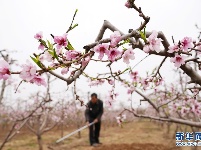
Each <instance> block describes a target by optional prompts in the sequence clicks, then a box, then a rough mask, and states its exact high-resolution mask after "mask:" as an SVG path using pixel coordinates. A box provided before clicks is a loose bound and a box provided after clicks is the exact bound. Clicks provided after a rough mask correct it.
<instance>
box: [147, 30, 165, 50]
mask: <svg viewBox="0 0 201 150" xmlns="http://www.w3.org/2000/svg"><path fill="white" fill-rule="evenodd" d="M157 36H158V33H157V32H156V31H152V34H151V35H150V36H149V37H148V39H147V41H148V45H145V46H144V48H143V50H144V51H145V52H146V53H148V52H149V51H150V50H151V51H156V52H157V53H159V52H160V51H161V49H160V44H161V41H162V39H161V38H157Z"/></svg>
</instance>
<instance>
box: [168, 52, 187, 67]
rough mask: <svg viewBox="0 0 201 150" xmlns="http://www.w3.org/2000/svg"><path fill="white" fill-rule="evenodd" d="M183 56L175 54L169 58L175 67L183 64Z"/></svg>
mask: <svg viewBox="0 0 201 150" xmlns="http://www.w3.org/2000/svg"><path fill="white" fill-rule="evenodd" d="M184 59H185V58H184V56H181V55H178V54H176V55H175V57H174V58H171V59H170V61H171V62H173V63H174V65H175V67H178V68H179V67H180V66H181V65H184V64H185V60H184Z"/></svg>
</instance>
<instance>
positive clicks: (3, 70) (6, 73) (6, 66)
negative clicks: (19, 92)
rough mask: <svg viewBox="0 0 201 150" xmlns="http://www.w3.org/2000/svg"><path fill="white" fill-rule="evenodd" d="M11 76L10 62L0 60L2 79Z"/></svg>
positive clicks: (0, 75) (0, 76)
mask: <svg viewBox="0 0 201 150" xmlns="http://www.w3.org/2000/svg"><path fill="white" fill-rule="evenodd" d="M9 76H10V70H9V64H8V63H7V62H6V61H5V60H0V80H1V79H4V80H7V79H8V77H9Z"/></svg>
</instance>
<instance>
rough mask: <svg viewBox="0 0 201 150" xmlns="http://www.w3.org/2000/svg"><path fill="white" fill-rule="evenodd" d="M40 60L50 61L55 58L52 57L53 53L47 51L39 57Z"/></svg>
mask: <svg viewBox="0 0 201 150" xmlns="http://www.w3.org/2000/svg"><path fill="white" fill-rule="evenodd" d="M39 59H40V61H44V60H46V61H48V62H52V61H53V58H52V55H51V54H50V53H49V52H48V51H46V52H45V53H44V54H42V55H40V57H39Z"/></svg>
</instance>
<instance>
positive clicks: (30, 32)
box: [0, 0, 201, 103]
mask: <svg viewBox="0 0 201 150" xmlns="http://www.w3.org/2000/svg"><path fill="white" fill-rule="evenodd" d="M125 2H126V0H101V1H97V0H32V1H31V0H29V1H28V0H0V49H8V50H16V51H17V52H18V53H17V54H14V55H13V57H14V58H15V59H17V60H19V62H20V63H22V62H25V60H26V59H27V58H29V56H30V55H31V54H32V53H33V52H35V51H36V52H37V51H38V50H37V47H38V42H37V41H36V40H35V39H34V38H33V36H34V34H35V33H36V32H38V31H43V33H44V36H45V37H46V38H47V39H48V38H49V39H50V36H49V35H50V33H52V34H53V35H62V34H63V33H64V32H65V31H66V30H67V28H68V27H69V24H70V22H71V19H72V16H73V13H74V11H75V9H78V14H77V17H76V19H75V23H78V24H79V26H78V27H77V28H76V29H75V30H74V31H72V32H71V33H70V34H69V35H68V38H69V39H70V41H71V43H72V44H73V46H74V47H75V48H76V49H77V50H82V47H83V46H84V45H86V44H89V43H92V42H93V41H94V40H95V38H96V36H97V34H98V32H99V29H100V27H101V26H102V24H103V20H109V21H110V22H111V23H112V24H114V25H115V26H116V27H117V28H119V29H120V30H122V31H123V32H125V33H126V32H127V31H128V29H129V28H137V27H138V26H139V24H140V22H141V21H142V20H141V18H139V17H138V14H137V13H136V12H135V11H134V10H129V9H127V8H126V7H125V6H124V4H125ZM136 3H137V5H138V6H141V7H142V10H143V12H144V13H145V15H148V16H150V17H151V20H150V23H149V24H148V26H147V30H149V31H152V30H157V31H163V32H164V33H165V35H166V36H167V38H168V39H169V40H171V36H172V35H173V36H174V38H175V40H176V41H177V40H179V39H181V38H183V37H184V36H191V37H193V38H194V39H196V37H197V35H198V31H197V30H196V28H195V23H197V24H198V25H200V26H201V20H200V18H199V16H198V14H201V9H200V6H201V1H200V0H191V1H189V0H136ZM110 33H111V32H107V34H106V36H105V37H108V36H109V35H110ZM135 53H136V55H135V57H136V59H135V60H134V61H132V63H131V64H132V66H134V64H136V63H137V62H138V61H139V60H141V59H142V58H143V57H144V56H145V54H144V53H142V52H139V50H137V51H136V52H135ZM161 59H162V58H161V57H150V58H148V59H147V60H146V61H144V62H143V63H141V64H140V65H139V66H138V67H136V70H138V71H139V72H140V74H142V75H143V74H144V73H145V71H146V70H151V69H153V68H154V67H156V66H157V64H159V63H160V62H159V61H160V60H161ZM125 67H126V65H125V64H119V63H118V64H115V65H114V68H115V69H119V68H122V69H123V68H125ZM172 68H173V64H170V63H169V60H167V62H166V63H165V64H164V66H163V67H162V71H161V73H162V76H164V77H165V79H167V80H168V81H169V82H171V81H172V78H173V75H174V74H173V73H171V70H172ZM14 69H15V68H14ZM105 71H107V69H106V68H105V67H104V65H101V64H94V63H93V64H90V65H89V69H87V72H88V73H90V74H92V75H96V73H97V72H105ZM58 85H59V86H61V88H58ZM64 85H65V83H63V82H61V81H59V82H58V83H57V86H56V88H54V90H58V91H63V89H64ZM87 85H88V83H86V82H85V81H84V80H81V81H79V83H78V85H77V87H78V88H79V89H82V91H83V93H85V94H87V92H88V91H90V92H97V93H100V94H101V95H104V93H107V90H108V89H110V88H109V87H108V86H104V87H98V88H93V89H90V88H89V87H88V86H87ZM25 86H26V89H29V90H28V91H26V94H27V95H28V94H29V92H30V93H31V92H33V91H34V90H35V89H41V88H37V86H33V85H31V86H29V85H27V84H26V85H24V87H25ZM27 87H28V88H27ZM22 89H23V88H22ZM117 92H119V94H120V97H119V101H120V102H122V103H128V102H127V100H126V97H127V95H126V91H125V90H124V89H122V88H121V87H120V86H119V87H117ZM11 93H12V96H14V97H16V96H17V94H16V95H15V94H14V93H13V92H11ZM23 94H24V95H26V94H25V93H23ZM18 96H19V95H18ZM134 98H136V99H139V97H138V96H134ZM125 101H126V102H125Z"/></svg>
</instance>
